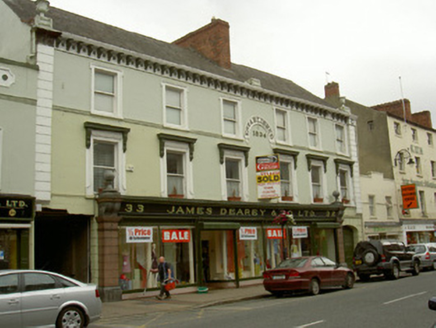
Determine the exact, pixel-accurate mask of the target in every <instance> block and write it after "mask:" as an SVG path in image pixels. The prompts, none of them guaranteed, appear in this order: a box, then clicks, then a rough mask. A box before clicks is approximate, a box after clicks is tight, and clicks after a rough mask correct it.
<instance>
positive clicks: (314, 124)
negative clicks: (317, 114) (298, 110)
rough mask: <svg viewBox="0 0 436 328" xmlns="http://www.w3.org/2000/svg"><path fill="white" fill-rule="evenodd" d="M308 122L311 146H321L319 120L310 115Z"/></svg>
mask: <svg viewBox="0 0 436 328" xmlns="http://www.w3.org/2000/svg"><path fill="white" fill-rule="evenodd" d="M307 124H308V131H309V147H312V148H319V133H318V120H317V119H316V118H311V117H308V118H307Z"/></svg>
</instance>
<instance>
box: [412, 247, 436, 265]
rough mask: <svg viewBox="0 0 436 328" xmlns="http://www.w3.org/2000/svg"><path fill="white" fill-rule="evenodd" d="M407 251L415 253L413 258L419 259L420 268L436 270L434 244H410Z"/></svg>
mask: <svg viewBox="0 0 436 328" xmlns="http://www.w3.org/2000/svg"><path fill="white" fill-rule="evenodd" d="M407 249H408V250H409V251H411V252H415V253H416V255H415V257H417V258H419V261H420V262H421V268H423V269H430V270H434V269H436V243H427V244H411V245H409V246H407Z"/></svg>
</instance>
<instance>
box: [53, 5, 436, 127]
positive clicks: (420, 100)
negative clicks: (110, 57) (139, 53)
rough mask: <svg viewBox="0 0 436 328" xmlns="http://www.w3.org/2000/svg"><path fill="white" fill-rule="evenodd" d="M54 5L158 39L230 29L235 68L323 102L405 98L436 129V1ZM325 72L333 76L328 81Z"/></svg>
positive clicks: (174, 38)
mask: <svg viewBox="0 0 436 328" xmlns="http://www.w3.org/2000/svg"><path fill="white" fill-rule="evenodd" d="M50 3H51V5H52V6H55V7H58V8H62V9H64V10H67V11H71V12H74V13H77V14H80V15H83V16H86V17H90V18H93V19H95V20H98V21H102V22H105V23H108V24H111V25H115V26H118V27H121V28H123V29H126V30H130V31H134V32H138V33H141V34H143V35H146V36H149V37H153V38H155V39H159V40H162V41H167V42H172V41H174V40H176V39H178V38H179V37H181V36H183V35H185V34H187V33H189V32H191V31H194V30H196V29H198V28H200V27H202V26H203V25H206V24H208V23H209V22H210V20H211V18H212V17H216V18H220V19H223V20H225V21H227V22H229V24H230V39H231V56H232V62H234V63H238V64H242V65H247V66H251V67H253V68H257V69H260V70H263V71H266V72H269V73H273V74H276V75H279V76H281V77H284V78H287V79H290V80H292V81H294V82H295V83H297V84H299V85H300V86H302V87H304V88H305V89H307V90H309V91H310V92H312V93H314V94H315V95H317V96H319V97H324V85H325V83H326V81H327V78H328V81H335V82H338V83H339V85H340V91H341V95H342V96H345V97H347V98H348V99H350V100H354V101H356V102H359V103H361V104H364V105H367V106H371V105H375V104H380V103H385V102H390V101H393V100H398V99H400V98H401V87H400V79H399V77H400V76H401V82H402V89H403V94H404V97H405V98H408V99H409V100H410V101H411V105H412V112H418V111H422V110H430V111H431V112H432V120H433V126H434V127H436V19H435V15H436V1H435V0H416V1H410V0H365V1H360V0H354V1H353V0H268V1H267V0H183V1H180V0H158V1H156V0H123V1H116V0H91V1H90V0H74V1H73V0H50ZM326 72H328V73H329V75H328V76H327V75H326Z"/></svg>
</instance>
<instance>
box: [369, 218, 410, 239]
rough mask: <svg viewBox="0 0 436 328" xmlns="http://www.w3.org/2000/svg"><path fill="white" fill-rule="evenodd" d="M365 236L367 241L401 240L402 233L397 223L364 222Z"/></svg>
mask: <svg viewBox="0 0 436 328" xmlns="http://www.w3.org/2000/svg"><path fill="white" fill-rule="evenodd" d="M365 236H366V238H367V239H368V240H381V239H393V240H403V231H402V227H401V223H400V222H399V221H396V222H365Z"/></svg>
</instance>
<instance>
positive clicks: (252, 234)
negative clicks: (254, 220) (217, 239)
mask: <svg viewBox="0 0 436 328" xmlns="http://www.w3.org/2000/svg"><path fill="white" fill-rule="evenodd" d="M239 240H257V228H256V227H241V228H240V229H239Z"/></svg>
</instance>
